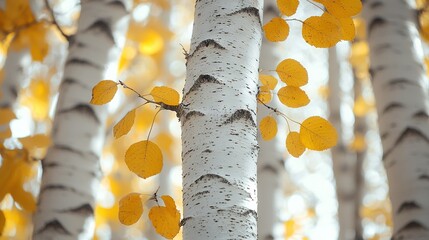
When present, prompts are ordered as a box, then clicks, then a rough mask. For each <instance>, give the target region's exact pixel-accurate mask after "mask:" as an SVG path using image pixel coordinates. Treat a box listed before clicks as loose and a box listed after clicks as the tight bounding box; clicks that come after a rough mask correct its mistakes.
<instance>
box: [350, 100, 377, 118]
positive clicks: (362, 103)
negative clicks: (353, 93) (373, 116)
mask: <svg viewBox="0 0 429 240" xmlns="http://www.w3.org/2000/svg"><path fill="white" fill-rule="evenodd" d="M372 110H374V105H373V104H370V103H368V102H367V101H366V100H365V99H364V98H363V96H362V95H361V96H359V97H358V98H357V99H356V101H355V104H354V106H353V112H354V113H355V115H356V117H364V116H365V115H367V114H368V113H369V112H370V111H372Z"/></svg>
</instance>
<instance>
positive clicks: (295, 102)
mask: <svg viewBox="0 0 429 240" xmlns="http://www.w3.org/2000/svg"><path fill="white" fill-rule="evenodd" d="M277 96H278V97H279V99H280V102H281V103H283V104H284V105H286V106H288V107H291V108H299V107H303V106H305V105H307V104H308V103H309V102H310V99H309V98H308V96H307V94H306V93H305V92H304V91H303V90H301V89H300V88H299V87H292V86H286V87H282V88H280V90H279V91H278V92H277Z"/></svg>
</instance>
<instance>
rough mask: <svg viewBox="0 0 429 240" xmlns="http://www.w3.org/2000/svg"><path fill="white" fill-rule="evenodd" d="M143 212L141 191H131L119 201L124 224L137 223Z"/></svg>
mask: <svg viewBox="0 0 429 240" xmlns="http://www.w3.org/2000/svg"><path fill="white" fill-rule="evenodd" d="M142 213H143V204H142V201H141V199H140V193H130V194H128V195H126V196H124V197H123V198H121V200H120V201H119V212H118V218H119V221H120V222H121V223H122V224H124V225H131V224H134V223H136V222H137V221H138V220H139V219H140V217H141V215H142Z"/></svg>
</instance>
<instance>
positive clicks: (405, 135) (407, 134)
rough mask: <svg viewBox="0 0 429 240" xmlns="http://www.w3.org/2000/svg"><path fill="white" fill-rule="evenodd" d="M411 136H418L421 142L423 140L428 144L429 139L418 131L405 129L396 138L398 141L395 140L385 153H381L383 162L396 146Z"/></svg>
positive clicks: (409, 128)
mask: <svg viewBox="0 0 429 240" xmlns="http://www.w3.org/2000/svg"><path fill="white" fill-rule="evenodd" d="M411 136H419V137H421V138H422V139H423V140H425V141H426V142H427V143H429V139H428V138H427V137H426V136H425V135H424V134H423V133H422V132H420V131H419V130H418V129H414V128H411V127H408V128H406V129H405V130H404V131H403V132H402V134H401V135H400V136H399V137H398V139H396V141H395V143H394V144H393V146H392V147H391V148H390V149H388V150H387V151H386V152H384V153H383V161H384V160H386V158H387V156H388V155H389V154H390V153H391V152H392V151H393V150H394V149H396V148H397V146H398V145H399V144H400V143H401V142H402V141H403V140H404V139H406V138H408V137H411Z"/></svg>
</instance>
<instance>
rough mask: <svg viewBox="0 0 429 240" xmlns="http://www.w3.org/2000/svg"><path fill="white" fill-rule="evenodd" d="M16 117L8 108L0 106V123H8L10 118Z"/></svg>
mask: <svg viewBox="0 0 429 240" xmlns="http://www.w3.org/2000/svg"><path fill="white" fill-rule="evenodd" d="M14 118H16V116H15V113H13V111H12V109H10V108H0V125H3V124H6V123H9V122H10V121H11V120H12V119H14Z"/></svg>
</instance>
